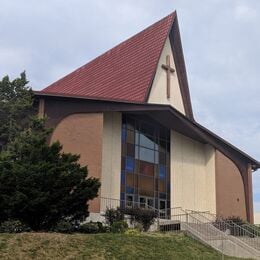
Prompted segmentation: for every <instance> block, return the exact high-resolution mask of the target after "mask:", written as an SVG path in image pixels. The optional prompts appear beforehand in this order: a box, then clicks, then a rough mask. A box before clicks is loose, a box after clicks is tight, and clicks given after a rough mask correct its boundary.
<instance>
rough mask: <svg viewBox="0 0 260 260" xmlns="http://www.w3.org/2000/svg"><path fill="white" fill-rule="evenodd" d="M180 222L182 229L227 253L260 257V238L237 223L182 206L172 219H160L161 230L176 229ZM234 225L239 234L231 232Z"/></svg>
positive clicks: (235, 255) (234, 255) (253, 257)
mask: <svg viewBox="0 0 260 260" xmlns="http://www.w3.org/2000/svg"><path fill="white" fill-rule="evenodd" d="M175 213H176V212H175ZM178 224H179V227H180V229H181V230H184V231H185V232H187V233H188V234H189V235H191V236H192V237H194V238H195V239H198V240H200V241H201V242H203V243H205V244H207V245H209V246H211V247H213V248H214V249H216V250H217V251H219V252H221V253H223V254H225V255H229V256H233V257H242V258H251V259H260V238H259V237H257V236H256V235H255V234H252V233H250V232H249V231H247V230H244V229H243V228H242V227H240V226H238V225H236V224H235V223H230V222H224V221H220V222H216V219H214V216H213V215H209V213H208V214H205V213H203V212H194V211H193V212H188V211H184V210H182V209H180V208H178V214H173V215H172V216H171V219H170V220H160V221H159V226H160V230H163V231H166V232H170V231H174V230H176V229H174V228H176V226H177V225H178ZM231 225H232V226H231ZM234 226H235V228H236V230H238V231H239V233H237V234H239V236H235V235H232V234H231V233H230V230H231V227H232V228H233V229H234Z"/></svg>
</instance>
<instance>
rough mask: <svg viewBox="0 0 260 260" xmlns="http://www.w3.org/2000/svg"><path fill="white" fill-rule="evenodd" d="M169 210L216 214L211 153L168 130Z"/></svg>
mask: <svg viewBox="0 0 260 260" xmlns="http://www.w3.org/2000/svg"><path fill="white" fill-rule="evenodd" d="M171 184H172V188H171V207H182V208H183V209H191V210H201V211H207V210H209V211H210V212H212V213H215V212H216V195H215V194H216V192H215V150H214V148H213V147H211V146H209V145H204V144H202V143H199V142H197V141H194V140H192V139H190V138H188V137H185V136H183V135H181V134H179V133H177V132H175V131H171Z"/></svg>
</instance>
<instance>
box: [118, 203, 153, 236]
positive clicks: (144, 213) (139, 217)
mask: <svg viewBox="0 0 260 260" xmlns="http://www.w3.org/2000/svg"><path fill="white" fill-rule="evenodd" d="M122 211H123V212H124V214H126V215H130V216H131V221H132V222H138V223H140V224H141V225H142V226H143V231H145V232H146V231H148V230H149V228H150V226H151V225H152V224H153V223H154V221H155V218H156V217H157V213H156V212H155V211H153V210H150V209H142V208H126V209H124V210H122Z"/></svg>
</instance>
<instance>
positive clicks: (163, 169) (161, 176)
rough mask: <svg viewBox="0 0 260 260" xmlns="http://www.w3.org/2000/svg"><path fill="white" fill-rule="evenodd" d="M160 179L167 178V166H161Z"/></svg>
mask: <svg viewBox="0 0 260 260" xmlns="http://www.w3.org/2000/svg"><path fill="white" fill-rule="evenodd" d="M159 177H160V179H165V178H166V167H165V165H160V166H159Z"/></svg>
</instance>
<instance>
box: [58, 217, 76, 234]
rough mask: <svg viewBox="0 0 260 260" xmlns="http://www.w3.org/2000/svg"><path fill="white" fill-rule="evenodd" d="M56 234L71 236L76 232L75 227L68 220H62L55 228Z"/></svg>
mask: <svg viewBox="0 0 260 260" xmlns="http://www.w3.org/2000/svg"><path fill="white" fill-rule="evenodd" d="M54 231H55V232H59V233H67V234H71V233H72V232H74V231H75V228H74V226H73V225H72V224H71V222H69V221H67V220H61V221H59V222H58V223H57V225H56V226H55V228H54Z"/></svg>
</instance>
